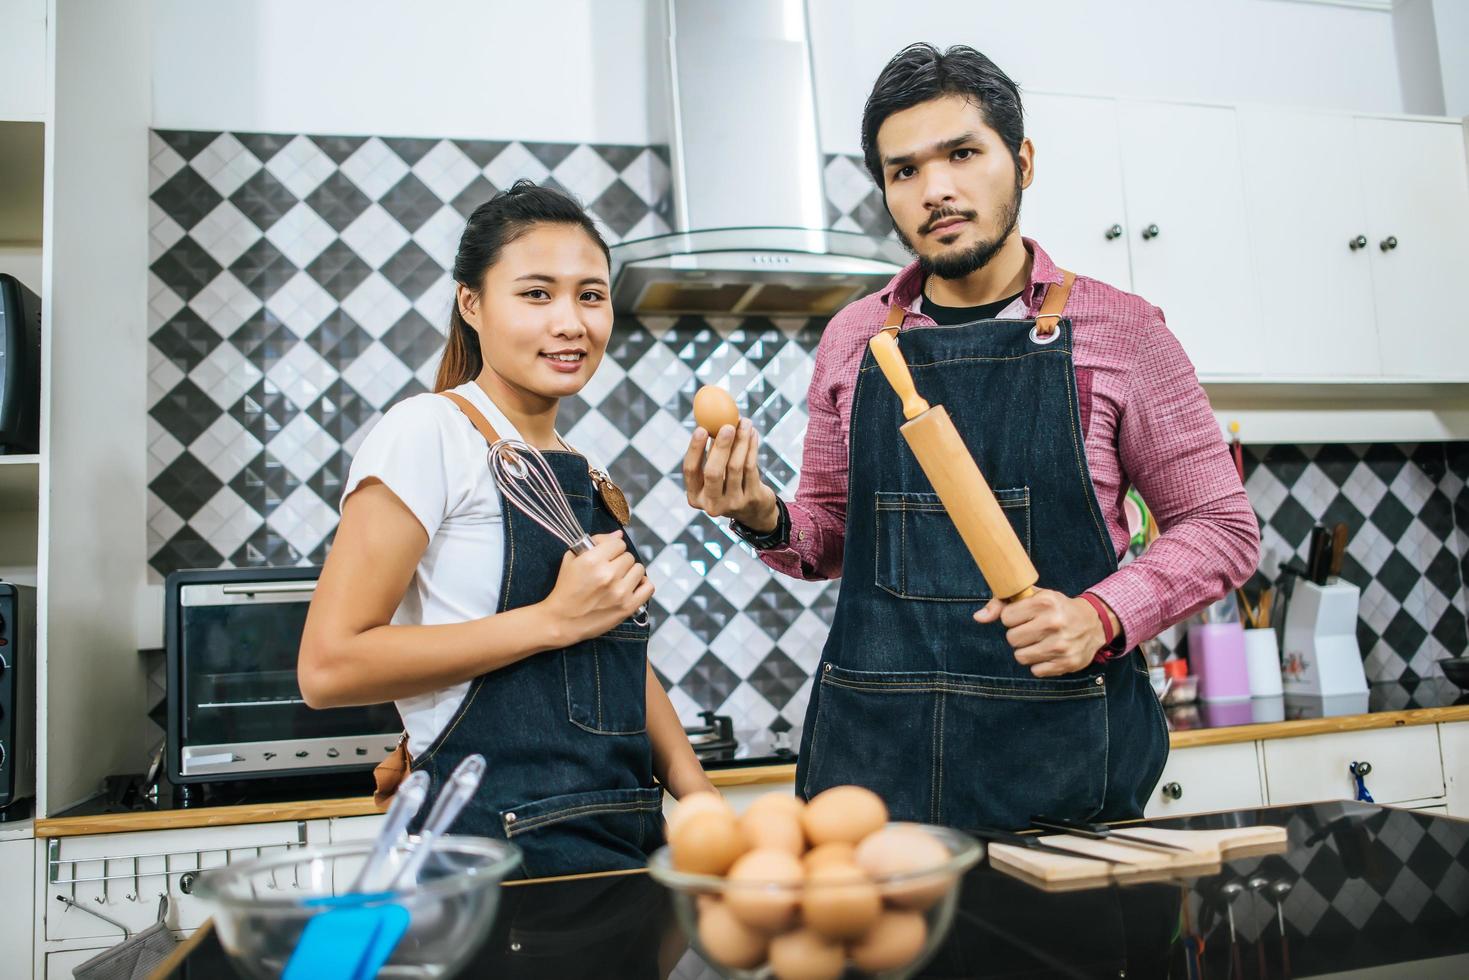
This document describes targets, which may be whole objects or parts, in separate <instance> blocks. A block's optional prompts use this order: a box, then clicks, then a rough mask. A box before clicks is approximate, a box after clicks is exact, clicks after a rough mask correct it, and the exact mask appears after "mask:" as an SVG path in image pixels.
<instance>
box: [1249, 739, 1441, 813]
mask: <svg viewBox="0 0 1469 980" xmlns="http://www.w3.org/2000/svg"><path fill="white" fill-rule="evenodd" d="M1264 755H1265V792H1266V795H1267V798H1268V799H1269V800H1270V802H1271V804H1272V805H1274V804H1282V803H1314V802H1317V801H1320V800H1350V799H1352V798H1353V797H1354V796H1355V793H1356V784H1355V781H1354V780H1353V779H1352V775H1351V772H1350V771H1349V770H1348V767H1349V766H1350V765H1351V764H1352V763H1353V762H1367V763H1370V764H1371V765H1372V771H1371V773H1369V774H1368V775H1367V777H1366V781H1367V790H1368V792H1370V793H1371V794H1372V798H1373V799H1374V800H1376V801H1377V802H1378V803H1404V802H1408V801H1410V800H1412V801H1416V800H1430V799H1437V798H1441V797H1442V796H1443V795H1444V781H1443V764H1442V762H1441V761H1440V757H1439V747H1438V731H1437V729H1436V728H1435V726H1433V725H1420V726H1416V727H1413V728H1388V729H1379V730H1376V731H1365V732H1337V733H1334V734H1331V735H1312V736H1309V737H1307V738H1281V739H1271V740H1269V741H1267V742H1265V753H1264Z"/></svg>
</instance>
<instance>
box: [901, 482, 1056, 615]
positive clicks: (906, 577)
mask: <svg viewBox="0 0 1469 980" xmlns="http://www.w3.org/2000/svg"><path fill="white" fill-rule="evenodd" d="M875 498H876V499H875V501H874V506H875V508H876V511H877V512H876V515H875V517H876V525H877V535H876V540H877V549H876V558H875V564H876V568H875V578H876V582H877V585H878V588H880V589H882V590H883V591H884V592H887V593H890V594H891V595H895V596H897V597H898V598H899V599H921V600H929V601H937V602H972V603H984V602H988V601H989V600H990V598H991V590H990V587H989V583H987V582H985V580H984V576H983V575H982V574H980V571H979V568H978V566H976V565H975V564H974V561H973V559H971V558H970V557H969V549H968V548H967V547H966V546H965V544H964V539H963V538H961V537H959V529H958V528H956V527H955V526H954V522H953V521H951V520H950V519H949V514H948V512H947V511H945V510H944V505H943V504H942V503H941V502H940V501H939V497H938V494H936V493H878V494H876V495H875ZM995 500H996V501H998V502H999V505H1000V509H1001V510H1002V511H1004V513H1005V516H1006V517H1008V518H1009V519H1010V526H1011V527H1013V528H1014V529H1015V533H1016V534H1017V535H1018V536H1019V537H1020V544H1021V546H1022V547H1024V548H1025V550H1026V552H1027V553H1029V552H1030V488H1029V487H1017V488H1015V489H1011V490H996V491H995ZM956 562H957V563H958V565H956ZM956 567H960V568H962V569H963V571H962V572H961V574H958V575H955V574H953V570H954V569H955V568H956Z"/></svg>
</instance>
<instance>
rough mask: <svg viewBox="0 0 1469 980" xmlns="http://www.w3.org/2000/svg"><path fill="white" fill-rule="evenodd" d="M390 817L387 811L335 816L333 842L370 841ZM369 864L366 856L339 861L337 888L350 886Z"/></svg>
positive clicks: (332, 825) (332, 828)
mask: <svg viewBox="0 0 1469 980" xmlns="http://www.w3.org/2000/svg"><path fill="white" fill-rule="evenodd" d="M387 819H388V817H387V814H385V813H374V814H371V815H369V816H365V817H333V818H332V821H331V836H332V843H333V844H345V843H350V842H354V841H370V840H372V839H373V838H375V837H377V834H378V831H379V830H381V829H382V826H383V823H384V822H385V821H386V820H387ZM365 864H367V859H366V858H361V859H357V858H353V859H352V860H342V861H339V862H337V865H336V868H335V869H334V871H335V873H336V876H337V883H336V884H337V888H339V889H342V888H346V887H348V886H349V885H350V884H351V883H352V882H353V881H354V880H355V879H356V877H357V874H358V872H360V871H361V870H362V868H363V866H364V865H365Z"/></svg>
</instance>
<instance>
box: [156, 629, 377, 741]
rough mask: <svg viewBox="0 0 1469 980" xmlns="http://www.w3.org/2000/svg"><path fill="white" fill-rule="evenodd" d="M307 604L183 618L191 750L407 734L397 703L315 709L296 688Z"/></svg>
mask: <svg viewBox="0 0 1469 980" xmlns="http://www.w3.org/2000/svg"><path fill="white" fill-rule="evenodd" d="M306 608H307V603H306V602H303V601H295V602H279V601H276V602H261V603H236V604H229V605H191V606H187V607H185V609H184V613H183V645H182V646H183V664H182V670H181V672H180V674H181V677H182V679H183V698H182V707H183V738H184V744H186V745H227V744H231V743H239V742H265V741H277V740H283V739H305V738H339V737H342V736H350V735H376V734H379V733H383V734H386V733H395V732H399V731H402V727H403V724H402V722H401V720H399V718H398V711H397V709H396V708H394V707H393V705H392V704H376V705H369V706H366V707H357V708H325V709H316V708H311V707H309V706H308V705H307V704H306V702H305V700H303V699H302V697H301V688H300V686H299V685H298V684H297V683H296V655H297V651H298V648H299V646H300V643H301V630H302V627H303V626H304V625H305V622H306Z"/></svg>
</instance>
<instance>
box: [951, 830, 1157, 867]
mask: <svg viewBox="0 0 1469 980" xmlns="http://www.w3.org/2000/svg"><path fill="white" fill-rule="evenodd" d="M969 833H970V835H972V836H974V837H977V838H979V839H980V840H982V841H985V842H986V843H989V844H1009V845H1010V846H1011V847H1024V848H1028V849H1030V850H1032V851H1042V852H1044V853H1046V854H1062V855H1065V856H1066V857H1072V858H1085V859H1086V860H1088V861H1096V862H1097V863H1098V864H1134V863H1137V862H1133V861H1113V860H1111V859H1110V858H1104V857H1098V856H1097V855H1095V854H1092V853H1089V852H1087V851H1083V850H1081V849H1080V848H1071V847H1067V846H1066V845H1065V844H1056V843H1053V842H1047V841H1043V840H1041V839H1040V838H1039V837H1027V836H1025V835H1024V834H1012V833H1010V832H1009V831H1008V830H989V829H982V830H971V831H969ZM1144 863H1146V862H1144Z"/></svg>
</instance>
